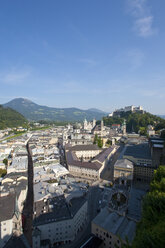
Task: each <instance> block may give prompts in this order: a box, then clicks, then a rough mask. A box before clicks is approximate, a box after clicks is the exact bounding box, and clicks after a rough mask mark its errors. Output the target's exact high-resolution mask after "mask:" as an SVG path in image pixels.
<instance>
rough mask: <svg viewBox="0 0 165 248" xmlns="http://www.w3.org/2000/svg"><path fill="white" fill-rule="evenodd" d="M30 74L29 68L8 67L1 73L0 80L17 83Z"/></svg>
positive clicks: (6, 82)
mask: <svg viewBox="0 0 165 248" xmlns="http://www.w3.org/2000/svg"><path fill="white" fill-rule="evenodd" d="M30 74H31V71H30V70H27V69H25V70H17V69H15V68H14V69H10V70H9V71H8V72H6V73H1V75H0V82H1V83H5V84H12V85H19V84H21V83H23V82H24V81H25V80H26V79H27V78H28V77H29V76H30Z"/></svg>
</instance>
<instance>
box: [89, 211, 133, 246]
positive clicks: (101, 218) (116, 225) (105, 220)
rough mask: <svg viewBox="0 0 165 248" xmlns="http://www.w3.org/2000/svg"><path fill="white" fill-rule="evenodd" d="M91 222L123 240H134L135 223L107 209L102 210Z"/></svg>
mask: <svg viewBox="0 0 165 248" xmlns="http://www.w3.org/2000/svg"><path fill="white" fill-rule="evenodd" d="M92 222H93V223H95V224H96V225H98V226H100V227H101V228H103V229H104V230H106V231H108V232H110V233H113V234H114V235H117V236H120V237H121V238H122V239H123V240H125V239H126V237H127V238H128V240H129V242H131V241H132V240H133V238H134V235H135V230H136V222H135V221H133V220H130V219H129V218H127V217H125V216H121V215H119V214H117V213H116V212H110V211H109V210H108V209H107V208H104V209H102V210H101V212H100V213H99V214H98V215H97V216H96V217H95V219H94V220H93V221H92Z"/></svg>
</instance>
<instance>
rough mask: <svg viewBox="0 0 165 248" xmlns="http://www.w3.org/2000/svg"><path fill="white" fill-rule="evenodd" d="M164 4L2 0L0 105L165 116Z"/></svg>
mask: <svg viewBox="0 0 165 248" xmlns="http://www.w3.org/2000/svg"><path fill="white" fill-rule="evenodd" d="M164 9H165V1H164V0H28V1H27V0H14V1H13V0H1V1H0V103H5V102H7V101H9V100H11V99H13V98H15V97H25V98H28V99H31V100H32V101H34V102H36V103H38V104H42V105H48V106H52V107H78V108H82V109H87V108H91V107H95V108H99V109H102V110H105V111H107V112H111V111H113V110H114V109H116V108H120V107H124V106H127V105H142V106H143V107H144V108H145V109H146V110H147V111H149V112H151V113H155V114H165V29H164V24H165V15H164Z"/></svg>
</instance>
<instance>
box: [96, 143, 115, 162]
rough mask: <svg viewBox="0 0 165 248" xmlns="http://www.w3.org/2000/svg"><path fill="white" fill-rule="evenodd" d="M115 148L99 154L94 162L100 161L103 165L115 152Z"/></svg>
mask: <svg viewBox="0 0 165 248" xmlns="http://www.w3.org/2000/svg"><path fill="white" fill-rule="evenodd" d="M113 149H114V147H112V146H111V147H109V148H107V149H104V150H103V151H102V152H101V153H99V154H98V155H97V156H96V157H95V158H94V159H93V160H98V161H99V162H101V163H103V162H104V161H105V159H106V158H107V157H108V156H109V154H110V153H111V152H112V151H113Z"/></svg>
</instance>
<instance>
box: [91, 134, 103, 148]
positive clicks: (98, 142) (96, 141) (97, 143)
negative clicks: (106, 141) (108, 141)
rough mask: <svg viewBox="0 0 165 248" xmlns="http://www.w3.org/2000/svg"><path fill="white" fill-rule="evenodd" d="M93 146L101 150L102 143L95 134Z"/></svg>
mask: <svg viewBox="0 0 165 248" xmlns="http://www.w3.org/2000/svg"><path fill="white" fill-rule="evenodd" d="M93 144H96V145H98V147H100V148H102V147H103V141H102V139H101V138H100V137H98V135H97V134H95V138H94V142H93Z"/></svg>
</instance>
